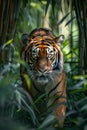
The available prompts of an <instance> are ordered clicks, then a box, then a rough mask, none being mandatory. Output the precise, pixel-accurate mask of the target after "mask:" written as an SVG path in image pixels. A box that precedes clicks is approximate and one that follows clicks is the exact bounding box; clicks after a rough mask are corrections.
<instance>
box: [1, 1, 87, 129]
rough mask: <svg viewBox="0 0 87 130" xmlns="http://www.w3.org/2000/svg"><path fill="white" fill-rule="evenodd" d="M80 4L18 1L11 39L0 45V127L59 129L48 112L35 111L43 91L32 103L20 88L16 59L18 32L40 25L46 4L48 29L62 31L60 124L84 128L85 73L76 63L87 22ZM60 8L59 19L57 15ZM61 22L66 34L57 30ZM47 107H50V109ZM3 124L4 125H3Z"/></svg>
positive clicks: (86, 111)
mask: <svg viewBox="0 0 87 130" xmlns="http://www.w3.org/2000/svg"><path fill="white" fill-rule="evenodd" d="M85 2H86V1H85ZM79 3H80V1H79ZM83 6H84V5H83V2H82V5H79V6H78V5H77V0H74V2H73V1H72V0H71V1H68V0H65V1H64V2H62V0H58V1H55V0H47V1H46V0H39V1H36V0H32V1H30V2H29V1H28V0H26V1H21V6H20V11H19V17H18V15H17V17H18V20H17V28H16V35H15V39H13V38H12V39H9V40H7V41H6V42H5V43H4V44H3V46H2V47H1V48H0V49H2V51H3V54H2V57H3V58H2V59H3V62H2V64H1V65H0V129H7V130H8V129H13V130H17V129H18V130H27V129H31V130H44V129H46V130H56V129H57V130H58V129H59V128H57V126H55V125H54V124H55V123H56V122H57V120H56V119H55V117H54V116H53V113H52V112H47V109H45V110H44V111H43V113H39V111H38V104H39V102H42V101H43V98H44V97H45V94H44V95H41V96H39V97H38V98H37V99H36V101H35V102H33V100H32V98H31V96H30V95H29V94H27V92H26V91H25V90H24V89H23V88H22V83H21V79H20V63H21V64H24V62H23V61H21V60H20V50H21V46H22V44H21V35H22V33H30V32H31V30H33V29H34V28H36V27H43V23H44V22H43V20H44V16H45V15H46V13H47V12H48V9H49V7H50V11H49V20H50V28H51V29H52V30H53V32H54V33H55V34H56V35H58V34H59V33H65V41H64V43H63V45H62V50H63V53H64V59H65V70H66V75H67V104H66V105H67V113H66V118H65V123H64V127H63V128H61V129H63V130H73V129H74V130H86V129H87V124H86V122H87V105H86V103H87V97H86V96H87V75H86V73H85V75H83V73H82V72H86V69H87V66H86V67H85V66H84V70H82V71H80V69H81V67H82V66H80V65H82V64H81V63H79V61H80V58H81V54H82V52H84V49H81V48H80V46H79V41H80V40H81V37H80V36H81V34H82V33H83V31H82V30H84V33H83V34H84V38H82V40H83V39H86V37H87V35H86V33H87V32H86V30H85V29H86V26H87V25H86V23H85V21H84V20H83V17H82V16H84V15H85V9H86V7H85V8H84V9H83ZM85 6H86V5H85ZM61 11H62V14H63V15H62V18H60V15H61ZM57 16H58V17H57ZM81 17H82V18H81ZM63 24H64V26H63V27H66V28H68V30H69V31H68V35H67V33H66V31H65V32H64V31H62V29H61V28H63V27H62V25H63ZM82 25H84V26H82ZM63 29H64V28H63ZM79 30H80V31H79ZM66 35H67V36H66ZM82 40H81V42H82ZM83 41H84V40H83ZM85 41H86V40H85ZM85 41H84V44H85ZM80 45H81V44H80ZM83 48H84V47H83ZM79 56H80V57H79ZM83 60H84V58H83V59H81V61H82V62H84V64H85V65H86V61H87V60H85V61H83ZM81 61H80V62H81ZM80 72H81V73H80ZM25 78H26V81H27V83H28V84H30V82H29V79H28V77H27V76H25ZM44 106H45V105H44ZM42 107H43V106H42ZM51 109H52V110H53V108H51ZM52 110H51V111H52ZM4 124H6V125H5V126H4ZM13 126H14V127H13Z"/></svg>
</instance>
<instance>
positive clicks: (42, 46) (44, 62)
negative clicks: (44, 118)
mask: <svg viewBox="0 0 87 130" xmlns="http://www.w3.org/2000/svg"><path fill="white" fill-rule="evenodd" d="M22 42H23V43H24V44H25V46H24V47H23V50H22V53H21V58H22V60H24V61H25V62H26V64H27V68H26V69H25V68H24V67H23V65H21V78H22V81H23V86H24V88H25V89H26V90H27V91H28V92H29V93H30V94H31V95H32V97H35V95H37V93H46V95H47V96H48V97H49V101H48V104H47V106H48V108H49V107H50V106H52V105H54V104H57V103H59V104H60V105H59V106H58V107H57V108H56V109H55V110H54V114H55V116H56V117H57V118H58V120H59V123H60V124H61V125H62V124H63V122H64V116H65V112H66V106H65V105H64V104H63V103H64V102H66V77H65V71H64V60H63V53H62V50H61V47H60V44H61V43H62V42H63V35H60V36H59V37H55V35H54V34H53V33H52V32H51V31H50V30H48V29H43V28H40V29H35V30H34V31H32V32H31V33H30V35H27V34H23V36H22ZM24 75H28V76H29V78H30V80H31V86H30V89H29V87H28V85H27V83H26V81H25V77H24ZM58 96H59V97H60V98H56V97H58Z"/></svg>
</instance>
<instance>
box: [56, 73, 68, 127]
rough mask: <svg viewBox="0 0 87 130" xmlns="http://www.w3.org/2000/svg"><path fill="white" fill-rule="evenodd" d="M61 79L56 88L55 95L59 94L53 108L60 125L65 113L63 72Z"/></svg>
mask: <svg viewBox="0 0 87 130" xmlns="http://www.w3.org/2000/svg"><path fill="white" fill-rule="evenodd" d="M62 75H63V79H62V81H61V83H60V84H59V86H58V88H57V96H59V98H58V100H57V101H56V103H58V107H57V108H56V109H55V110H54V114H55V116H56V117H57V118H58V123H59V125H60V126H63V124H64V119H65V113H66V80H65V73H63V74H62Z"/></svg>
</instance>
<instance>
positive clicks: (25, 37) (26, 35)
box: [21, 34, 29, 45]
mask: <svg viewBox="0 0 87 130" xmlns="http://www.w3.org/2000/svg"><path fill="white" fill-rule="evenodd" d="M21 39H22V43H23V44H24V45H26V44H27V43H28V41H29V35H28V34H23V35H22V38H21Z"/></svg>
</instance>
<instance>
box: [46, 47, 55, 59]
mask: <svg viewBox="0 0 87 130" xmlns="http://www.w3.org/2000/svg"><path fill="white" fill-rule="evenodd" d="M53 55H54V50H53V48H47V58H48V59H51V58H52V57H53Z"/></svg>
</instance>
